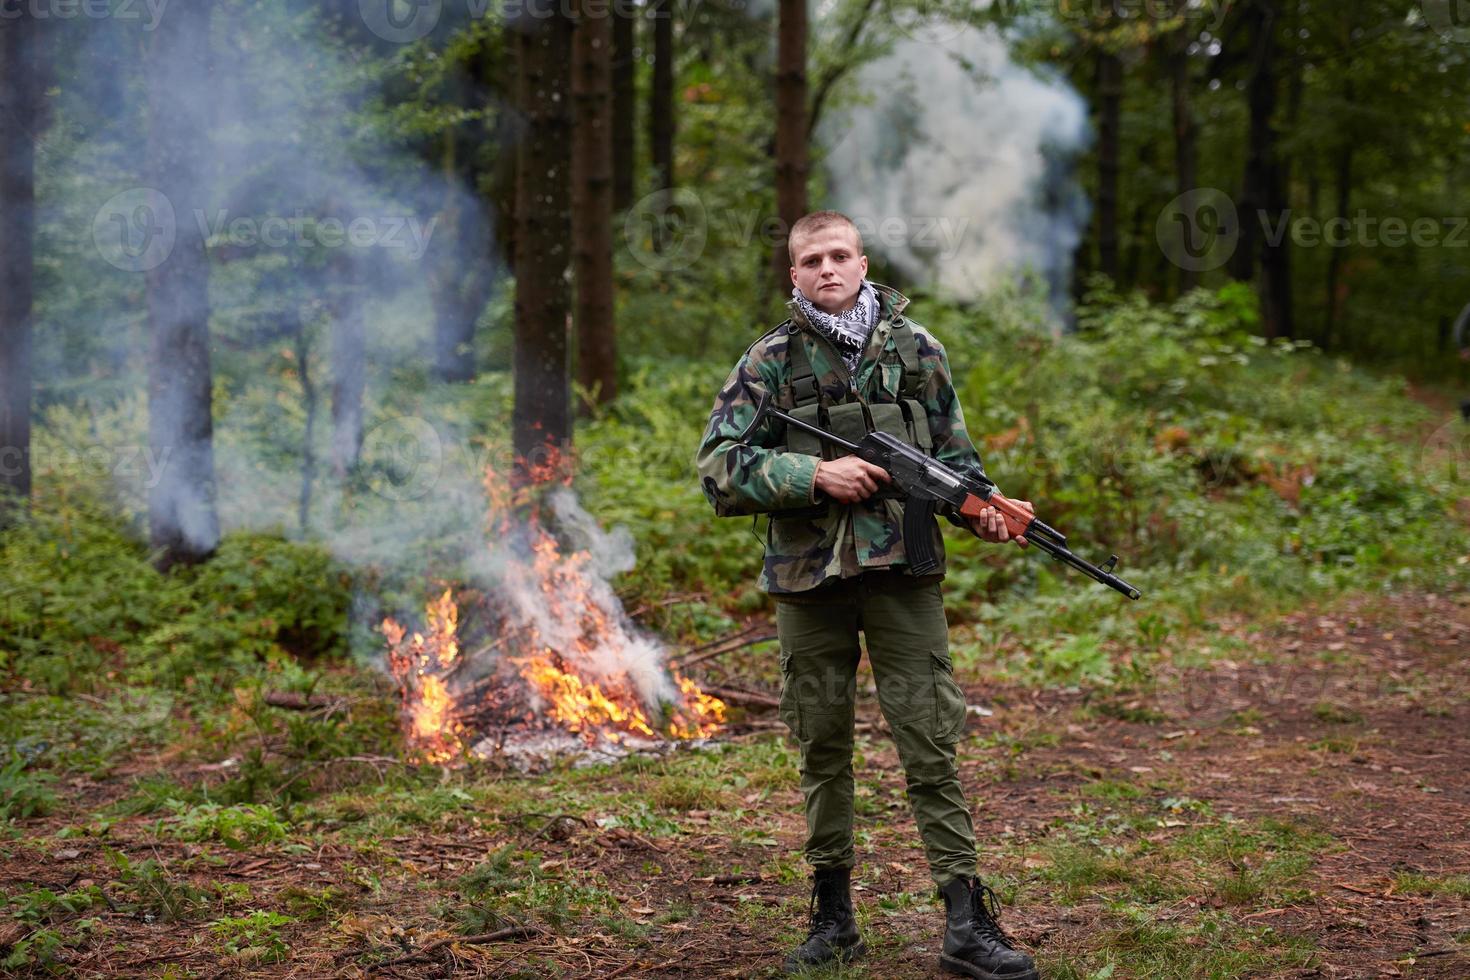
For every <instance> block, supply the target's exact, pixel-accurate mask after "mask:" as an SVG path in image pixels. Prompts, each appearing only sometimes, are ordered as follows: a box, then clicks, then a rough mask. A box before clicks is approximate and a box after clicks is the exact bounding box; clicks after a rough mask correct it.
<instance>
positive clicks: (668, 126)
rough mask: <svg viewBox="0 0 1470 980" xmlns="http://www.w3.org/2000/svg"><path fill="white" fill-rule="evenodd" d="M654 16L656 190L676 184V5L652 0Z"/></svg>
mask: <svg viewBox="0 0 1470 980" xmlns="http://www.w3.org/2000/svg"><path fill="white" fill-rule="evenodd" d="M648 15H649V16H650V17H652V18H653V88H652V90H651V91H650V96H649V105H648V138H649V143H650V151H649V152H650V154H651V157H652V160H653V189H654V190H656V191H659V190H667V189H670V188H672V187H673V186H674V5H673V4H672V3H671V2H670V0H651V2H650V3H649V5H648Z"/></svg>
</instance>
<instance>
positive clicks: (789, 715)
mask: <svg viewBox="0 0 1470 980" xmlns="http://www.w3.org/2000/svg"><path fill="white" fill-rule="evenodd" d="M778 714H779V715H780V718H781V720H782V721H783V722H785V723H786V727H787V728H789V729H791V734H792V735H794V736H795V737H796V739H797V740H798V741H800V739H801V704H800V702H799V701H798V700H797V697H796V684H795V682H794V680H793V678H792V676H791V652H790V651H789V650H782V651H781V707H780V709H779V711H778Z"/></svg>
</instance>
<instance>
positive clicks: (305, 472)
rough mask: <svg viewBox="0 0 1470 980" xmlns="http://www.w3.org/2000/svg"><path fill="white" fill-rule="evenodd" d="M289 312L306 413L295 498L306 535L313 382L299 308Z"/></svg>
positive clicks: (312, 470) (312, 462)
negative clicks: (297, 488) (294, 323)
mask: <svg viewBox="0 0 1470 980" xmlns="http://www.w3.org/2000/svg"><path fill="white" fill-rule="evenodd" d="M288 315H289V316H290V317H291V318H292V319H294V320H295V321H296V336H295V338H294V341H293V344H292V348H293V354H294V355H295V358H294V359H295V361H296V377H297V380H298V381H300V383H301V407H302V410H303V411H304V412H305V413H306V420H305V424H304V425H303V427H302V429H303V431H302V433H301V492H300V493H299V495H298V496H297V499H296V526H297V528H298V529H299V530H300V532H301V533H302V534H303V535H305V534H306V529H307V528H308V527H309V526H310V525H311V494H312V490H313V489H314V488H315V485H316V444H315V440H314V439H313V438H312V437H313V436H314V435H315V434H316V410H317V395H316V382H315V381H313V380H312V377H311V338H310V337H308V336H307V333H306V324H304V323H303V322H301V311H300V310H299V309H297V308H296V307H295V306H292V307H291V309H290V312H289V314H288Z"/></svg>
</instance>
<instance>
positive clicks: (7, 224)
mask: <svg viewBox="0 0 1470 980" xmlns="http://www.w3.org/2000/svg"><path fill="white" fill-rule="evenodd" d="M17 9H18V11H19V15H18V16H17V17H16V18H15V19H13V20H8V21H7V22H6V23H5V24H4V26H3V27H0V132H3V133H4V139H3V140H0V229H3V232H4V233H3V235H0V527H5V526H7V525H9V524H10V523H12V522H13V521H14V520H15V519H16V518H18V517H19V516H20V515H21V514H23V513H24V511H25V509H26V507H27V506H28V503H29V501H30V496H31V386H32V380H31V333H32V326H31V316H32V293H33V289H34V285H33V283H34V273H35V262H34V257H33V254H32V253H33V248H34V245H35V230H36V149H35V140H36V134H37V131H38V129H39V124H40V116H41V111H40V99H41V91H42V85H43V83H42V81H41V79H40V72H41V69H42V63H43V59H42V57H41V51H40V47H41V36H40V28H41V24H40V22H39V21H37V20H36V19H35V18H34V17H33V16H32V13H31V8H29V7H27V6H25V5H21V6H20V7H19V8H17Z"/></svg>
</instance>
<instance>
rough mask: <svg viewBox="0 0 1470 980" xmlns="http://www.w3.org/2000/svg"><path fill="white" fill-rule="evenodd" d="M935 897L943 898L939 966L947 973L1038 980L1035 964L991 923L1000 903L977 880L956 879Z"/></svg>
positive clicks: (987, 978)
mask: <svg viewBox="0 0 1470 980" xmlns="http://www.w3.org/2000/svg"><path fill="white" fill-rule="evenodd" d="M939 894H940V895H942V896H943V897H944V911H945V916H946V917H947V918H948V920H949V922H948V925H947V927H946V928H945V930H944V951H943V952H942V953H940V954H939V966H940V968H941V969H944V970H947V971H948V972H950V973H959V974H962V975H963V976H967V977H979V978H980V980H1039V978H1040V976H1041V975H1040V974H1039V973H1037V972H1036V962H1035V961H1034V960H1032V959H1031V957H1029V956H1027V955H1026V954H1025V953H1023V952H1021V951H1020V950H1018V949H1016V947H1015V946H1012V945H1011V941H1010V939H1009V937H1007V936H1006V934H1005V933H1004V932H1001V929H1000V924H999V923H997V922H996V921H995V920H996V918H997V917H998V916H999V915H1000V901H999V900H998V899H996V897H995V892H993V891H991V890H990V888H989V886H987V885H983V884H981V883H980V879H979V878H956V879H954V880H953V881H951V882H950V883H949V884H947V885H945V886H944V887H943V888H941V889H939Z"/></svg>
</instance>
